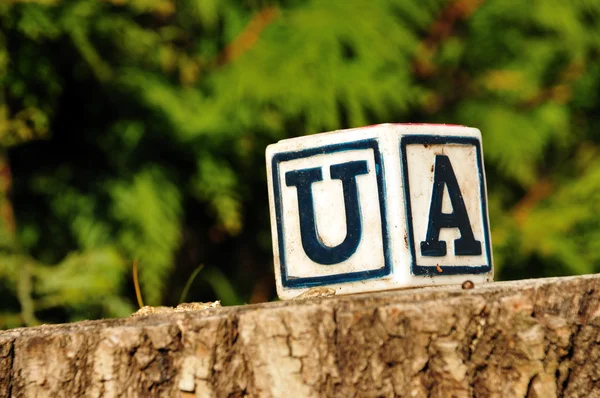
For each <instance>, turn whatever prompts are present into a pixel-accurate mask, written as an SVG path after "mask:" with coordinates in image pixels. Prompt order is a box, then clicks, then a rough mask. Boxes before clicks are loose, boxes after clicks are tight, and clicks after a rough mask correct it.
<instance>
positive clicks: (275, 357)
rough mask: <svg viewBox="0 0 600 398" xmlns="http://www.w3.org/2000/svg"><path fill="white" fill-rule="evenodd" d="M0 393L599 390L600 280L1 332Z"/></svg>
mask: <svg viewBox="0 0 600 398" xmlns="http://www.w3.org/2000/svg"><path fill="white" fill-rule="evenodd" d="M0 396H14V397H44V396H52V397H61V396H68V397H73V396H86V397H87V396H89V397H101V396H102V397H121V396H123V397H128V396H131V397H137V396H140V397H152V396H161V397H177V396H180V397H193V396H197V397H211V396H212V397H229V396H231V397H241V396H261V397H313V396H332V397H347V396H348V397H352V396H360V397H370V396H386V397H391V396H407V397H426V396H431V397H451V396H454V397H472V396H476V397H554V396H566V397H600V275H599V276H582V277H569V278H552V279H539V280H529V281H519V282H506V283H494V284H487V285H480V286H475V287H474V288H473V289H467V290H465V289H462V288H461V287H460V286H458V287H437V288H435V287H434V288H424V289H413V290H404V291H393V292H382V293H376V294H364V295H353V296H344V297H333V298H316V299H308V300H301V301H291V302H275V303H266V304H259V305H248V306H240V307H224V308H211V309H206V310H202V311H187V312H169V313H165V314H153V315H148V316H141V317H132V318H128V319H115V320H102V321H85V322H78V323H73V324H66V325H52V326H40V327H34V328H24V329H16V330H10V331H5V332H2V333H0Z"/></svg>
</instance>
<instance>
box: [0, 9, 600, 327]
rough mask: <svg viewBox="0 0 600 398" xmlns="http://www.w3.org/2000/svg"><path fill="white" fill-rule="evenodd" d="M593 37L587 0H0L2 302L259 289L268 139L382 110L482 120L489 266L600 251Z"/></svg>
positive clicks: (14, 309)
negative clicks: (136, 289)
mask: <svg viewBox="0 0 600 398" xmlns="http://www.w3.org/2000/svg"><path fill="white" fill-rule="evenodd" d="M599 59H600V3H598V2H597V1H584V0H580V1H574V2H564V1H558V0H547V1H543V2H530V3H528V4H526V5H525V4H523V3H518V2H506V1H502V0H490V1H486V2H483V3H481V4H480V2H477V1H469V0H455V1H446V0H426V1H424V0H420V1H417V0H372V1H368V2H365V1H363V0H344V1H341V0H333V1H325V0H280V1H271V0H253V1H250V0H247V1H241V2H234V1H230V0H180V1H174V0H107V1H98V0H69V1H67V0H63V1H60V0H45V1H43V0H37V1H18V0H11V1H8V2H3V3H2V4H0V86H1V88H2V91H1V93H2V94H1V96H0V163H1V164H0V169H1V170H2V172H1V173H0V295H1V296H2V298H3V300H2V302H3V304H2V307H1V308H0V324H1V325H3V326H5V327H12V326H18V325H19V324H24V323H25V324H32V323H36V322H37V321H38V320H40V321H46V322H48V321H65V320H75V319H81V318H85V317H102V316H124V315H127V314H128V313H129V312H131V311H132V310H133V306H134V305H133V303H134V302H135V301H134V293H133V287H132V285H131V282H130V276H131V271H130V269H131V264H132V262H133V260H134V259H138V260H139V273H140V284H141V287H142V291H143V295H144V300H145V302H147V303H148V304H153V305H156V304H160V303H165V304H171V305H172V304H176V302H175V301H176V300H177V298H178V297H179V296H180V295H181V293H182V290H183V289H184V286H185V285H186V281H188V278H189V277H190V275H191V274H192V273H193V272H194V270H196V269H197V267H198V265H199V264H211V266H207V267H206V269H204V270H202V271H200V272H199V273H198V277H197V278H196V279H194V280H193V281H192V288H191V289H190V293H189V294H188V295H187V298H188V300H211V299H212V300H214V299H221V300H222V301H223V303H224V304H239V303H242V302H244V301H254V300H258V299H259V298H261V297H262V298H264V297H267V298H272V297H273V294H274V292H273V283H272V275H271V272H272V271H271V268H272V265H271V263H270V261H271V260H270V258H271V253H270V250H271V248H270V241H269V233H270V232H269V221H268V205H267V199H266V195H267V193H266V184H265V180H264V173H265V171H264V148H265V146H266V145H267V144H269V143H271V142H274V141H276V140H278V139H282V138H286V137H291V136H297V135H302V134H310V133H316V132H321V131H327V130H333V129H338V128H346V127H356V126H360V125H365V124H372V123H379V122H390V121H399V122H403V121H404V122H410V121H421V122H445V123H457V124H466V125H472V126H476V127H479V128H480V129H481V130H482V132H483V136H484V150H485V156H486V169H487V173H488V189H489V201H490V218H491V226H492V229H493V243H494V257H495V264H496V268H497V271H498V275H497V276H498V277H499V278H519V277H525V276H543V275H556V274H572V273H589V272H598V270H599V269H600V254H598V253H600V251H599V250H597V244H596V242H598V241H599V239H600V221H598V219H597V217H595V214H597V213H598V212H599V211H600V197H599V195H600V161H598V158H599V156H598V155H599V154H600V147H599V145H600V136H599V135H598V134H597V132H596V131H595V129H594V126H596V125H597V124H598V123H599V122H600V120H599V119H600V117H599V114H598V111H597V108H598V104H599V103H600V62H598V61H599ZM10 172H12V175H11V174H10Z"/></svg>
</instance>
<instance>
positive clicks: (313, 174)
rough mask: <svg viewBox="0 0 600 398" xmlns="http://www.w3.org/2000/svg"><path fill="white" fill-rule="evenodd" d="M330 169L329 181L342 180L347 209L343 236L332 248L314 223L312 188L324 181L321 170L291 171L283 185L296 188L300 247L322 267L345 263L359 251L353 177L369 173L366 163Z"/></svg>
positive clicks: (358, 226)
mask: <svg viewBox="0 0 600 398" xmlns="http://www.w3.org/2000/svg"><path fill="white" fill-rule="evenodd" d="M329 170H330V172H331V178H332V179H334V180H342V188H343V190H344V207H345V208H346V237H345V238H344V241H343V242H342V243H340V244H339V245H337V246H335V247H329V246H325V245H324V244H323V242H321V240H320V239H319V234H318V231H317V223H316V220H315V208H314V203H313V194H312V187H311V186H312V183H313V182H317V181H322V180H323V173H322V172H321V168H320V167H316V168H312V169H303V170H294V171H288V172H287V173H285V183H286V185H287V186H288V187H292V186H295V187H296V190H297V192H298V210H299V212H300V235H301V236H302V248H303V249H304V252H305V253H306V255H307V256H308V258H310V259H311V260H312V261H314V262H316V263H319V264H325V265H331V264H337V263H341V262H342V261H345V260H347V259H348V258H350V256H352V255H353V254H354V252H355V251H356V249H357V248H358V244H359V243H360V238H361V235H362V222H361V214H360V204H359V200H358V187H357V184H356V176H358V175H361V174H367V173H368V172H369V170H368V166H367V162H366V161H364V160H362V161H355V162H348V163H343V164H336V165H332V166H331V167H330V169H329Z"/></svg>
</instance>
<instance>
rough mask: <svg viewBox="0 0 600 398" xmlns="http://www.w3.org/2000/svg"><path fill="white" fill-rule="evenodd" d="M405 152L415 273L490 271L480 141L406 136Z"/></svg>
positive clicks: (404, 139)
mask: <svg viewBox="0 0 600 398" xmlns="http://www.w3.org/2000/svg"><path fill="white" fill-rule="evenodd" d="M401 147H402V151H401V157H402V160H403V176H404V181H403V183H404V192H405V198H404V199H405V207H406V212H407V224H408V225H407V226H408V240H409V248H410V251H411V258H412V262H411V271H412V273H413V274H414V275H435V274H436V273H437V274H439V273H443V274H446V275H448V274H472V273H482V272H483V273H487V272H489V271H490V269H491V253H490V248H489V243H490V242H489V236H488V225H487V222H488V221H487V209H486V200H485V181H484V178H483V160H482V158H481V145H480V142H479V140H478V139H476V138H469V137H444V136H441V137H440V136H422V135H416V136H405V137H403V138H402V145H401ZM440 270H441V272H439V271H440Z"/></svg>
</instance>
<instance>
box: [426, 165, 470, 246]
mask: <svg viewBox="0 0 600 398" xmlns="http://www.w3.org/2000/svg"><path fill="white" fill-rule="evenodd" d="M444 186H446V187H447V188H448V195H449V197H450V203H451V204H452V213H450V214H447V213H442V199H443V196H444ZM442 228H458V230H459V231H460V239H456V240H455V241H454V253H455V254H456V255H457V256H478V255H480V254H481V242H480V241H478V240H475V237H474V236H473V230H472V229H471V222H470V221H469V215H468V214H467V208H466V207H465V202H464V200H463V197H462V193H461V192H460V188H459V187H458V181H457V180H456V175H455V174H454V170H452V164H450V159H449V158H448V156H445V155H436V157H435V171H434V177H433V189H432V192H431V207H430V208H429V225H428V227H427V237H426V238H425V239H426V240H425V241H423V242H421V254H422V255H423V256H430V257H442V256H445V255H446V242H444V241H440V230H441V229H442Z"/></svg>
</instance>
